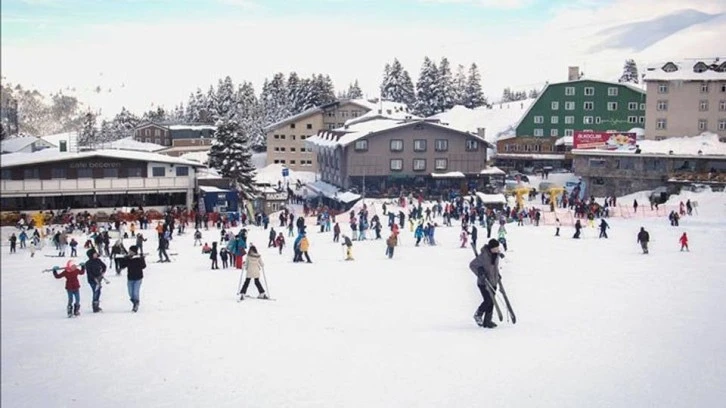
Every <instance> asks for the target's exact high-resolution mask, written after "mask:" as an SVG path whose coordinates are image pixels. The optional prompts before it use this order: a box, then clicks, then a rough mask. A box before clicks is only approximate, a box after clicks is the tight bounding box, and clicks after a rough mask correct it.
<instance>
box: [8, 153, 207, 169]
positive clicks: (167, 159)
mask: <svg viewBox="0 0 726 408" xmlns="http://www.w3.org/2000/svg"><path fill="white" fill-rule="evenodd" d="M91 157H108V158H113V159H124V160H139V161H145V162H154V163H172V164H183V165H188V166H195V167H198V166H200V164H199V163H196V162H192V161H189V160H185V159H181V158H176V157H171V156H166V155H163V154H158V153H152V152H140V151H133V150H119V149H100V150H87V151H81V152H61V151H58V150H56V149H43V150H40V151H37V152H34V153H10V154H5V155H3V158H2V167H13V166H22V165H27V164H37V163H46V162H55V161H63V160H79V159H87V158H91Z"/></svg>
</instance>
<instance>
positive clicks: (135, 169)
mask: <svg viewBox="0 0 726 408" xmlns="http://www.w3.org/2000/svg"><path fill="white" fill-rule="evenodd" d="M200 167H204V165H202V164H200V163H198V162H193V161H189V160H184V159H178V158H174V157H169V156H166V155H162V154H157V153H148V152H138V151H124V150H110V149H107V150H89V151H81V152H67V151H66V152H60V151H57V150H55V149H45V150H42V151H39V152H35V153H12V154H5V155H3V156H2V161H1V163H0V168H1V169H2V177H1V180H0V186H1V187H2V188H1V189H0V191H1V192H2V197H1V200H2V201H1V203H2V208H3V210H6V211H20V210H23V211H31V210H47V209H65V208H68V207H71V208H74V209H99V208H114V207H124V206H142V207H153V206H167V205H182V206H187V207H188V208H191V206H192V202H193V201H194V199H195V194H194V191H195V188H196V173H197V169H198V168H200Z"/></svg>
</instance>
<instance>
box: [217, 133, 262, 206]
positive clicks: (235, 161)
mask: <svg viewBox="0 0 726 408" xmlns="http://www.w3.org/2000/svg"><path fill="white" fill-rule="evenodd" d="M214 138H215V139H214V141H213V142H212V147H211V148H210V150H209V167H212V168H214V169H217V170H219V172H220V174H221V175H222V176H224V177H226V178H228V179H230V180H231V181H232V183H233V184H234V186H235V187H236V188H237V190H238V191H239V194H240V196H241V197H242V198H244V199H247V200H249V199H252V198H254V197H255V195H256V192H257V189H256V187H255V183H254V176H255V168H254V166H253V165H252V153H251V152H250V146H249V143H250V141H249V137H248V135H247V134H246V133H245V132H244V129H242V127H241V126H240V124H239V123H237V121H235V120H227V119H222V120H220V121H219V122H217V131H216V132H215V133H214Z"/></svg>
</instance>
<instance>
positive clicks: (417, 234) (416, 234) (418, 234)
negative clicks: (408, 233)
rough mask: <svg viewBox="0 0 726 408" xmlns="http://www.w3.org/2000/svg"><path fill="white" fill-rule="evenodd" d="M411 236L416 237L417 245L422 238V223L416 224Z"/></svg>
mask: <svg viewBox="0 0 726 408" xmlns="http://www.w3.org/2000/svg"><path fill="white" fill-rule="evenodd" d="M413 236H414V237H415V238H416V246H418V244H419V243H421V238H423V236H424V227H423V224H421V223H419V224H418V226H417V227H416V231H415V232H414V233H413Z"/></svg>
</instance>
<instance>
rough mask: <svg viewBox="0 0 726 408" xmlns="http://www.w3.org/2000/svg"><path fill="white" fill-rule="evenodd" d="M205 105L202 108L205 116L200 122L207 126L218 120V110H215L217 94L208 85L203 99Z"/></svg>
mask: <svg viewBox="0 0 726 408" xmlns="http://www.w3.org/2000/svg"><path fill="white" fill-rule="evenodd" d="M204 100H205V102H206V105H205V106H204V112H205V113H206V115H205V116H204V117H202V118H201V119H202V122H204V123H207V124H212V123H216V122H217V120H218V119H220V118H219V109H218V108H217V106H218V105H217V93H216V92H215V90H214V87H213V86H212V85H209V89H208V90H207V97H206V98H205V99H204Z"/></svg>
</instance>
